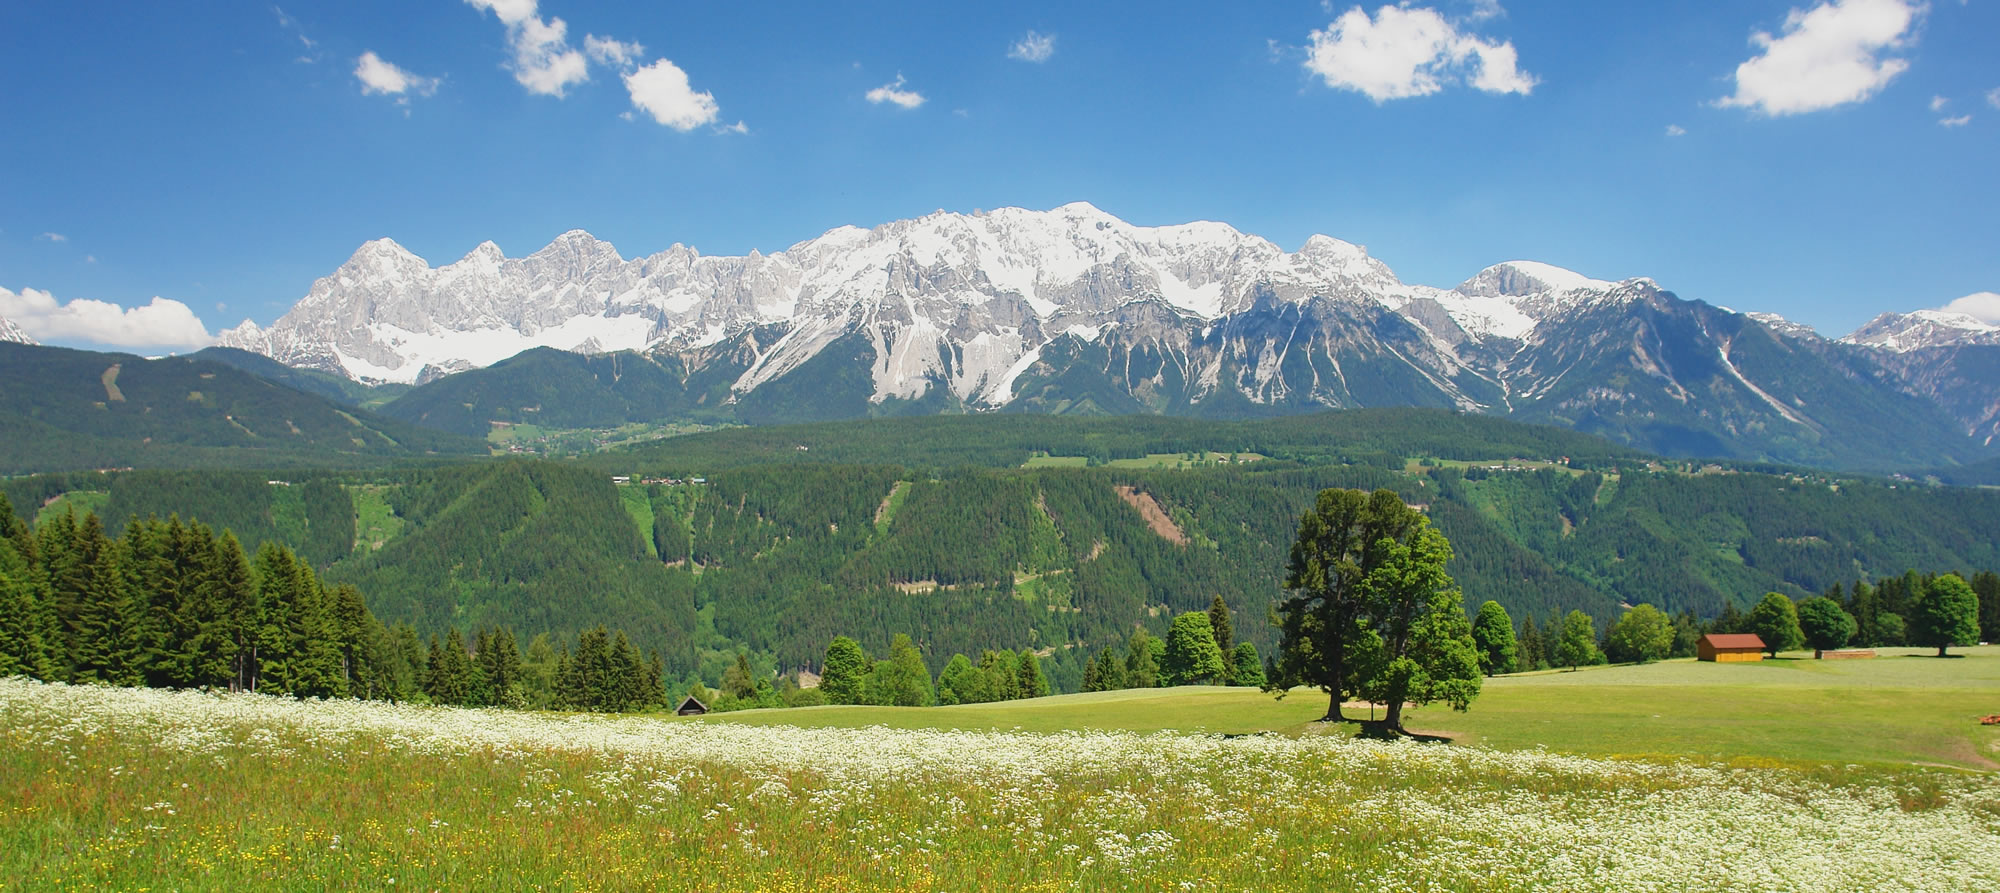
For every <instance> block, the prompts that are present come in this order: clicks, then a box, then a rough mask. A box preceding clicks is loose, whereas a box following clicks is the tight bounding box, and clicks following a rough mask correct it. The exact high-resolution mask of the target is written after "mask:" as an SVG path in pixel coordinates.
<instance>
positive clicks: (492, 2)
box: [465, 0, 590, 98]
mask: <svg viewBox="0 0 2000 893" xmlns="http://www.w3.org/2000/svg"><path fill="white" fill-rule="evenodd" d="M465 2H466V3H469V4H471V5H472V6H474V7H477V8H479V9H481V10H485V11H490V12H492V13H493V15H494V16H495V17H496V18H498V19H499V20H500V22H501V24H504V25H506V26H507V39H508V41H509V42H511V43H512V44H513V49H514V59H513V61H512V62H511V63H509V66H508V67H509V68H511V69H513V72H514V80H515V81H516V82H518V83H519V84H520V85H521V86H523V87H526V88H528V92H530V93H537V94H540V95H543V96H554V97H557V98H561V97H562V95H563V93H564V91H566V90H568V89H569V88H570V86H571V85H573V84H580V83H583V82H584V81H587V80H590V62H589V61H588V60H587V59H585V58H584V55H583V52H582V51H581V50H578V49H576V48H575V47H572V46H570V45H569V25H568V24H567V23H565V22H564V21H563V20H562V19H557V18H549V19H544V18H542V17H541V16H539V15H537V14H536V2H535V0H465ZM586 37H588V35H586Z"/></svg>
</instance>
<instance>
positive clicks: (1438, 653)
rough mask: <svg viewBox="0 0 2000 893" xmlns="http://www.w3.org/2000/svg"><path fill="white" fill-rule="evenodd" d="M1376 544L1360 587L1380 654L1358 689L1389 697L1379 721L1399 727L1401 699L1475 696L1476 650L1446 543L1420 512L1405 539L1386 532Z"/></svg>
mask: <svg viewBox="0 0 2000 893" xmlns="http://www.w3.org/2000/svg"><path fill="white" fill-rule="evenodd" d="M1376 551H1377V552H1379V556H1380V557H1379V560H1378V561H1377V562H1376V564H1375V567H1374V568H1372V569H1371V570H1370V571H1369V572H1368V574H1367V576H1365V577H1364V578H1362V581H1361V592H1362V597H1363V599H1364V604H1365V606H1366V612H1367V615H1368V617H1369V619H1370V621H1371V623H1372V625H1373V629H1374V632H1375V633H1376V634H1377V635H1378V636H1379V637H1380V641H1381V655H1380V658H1379V659H1378V660H1377V661H1376V662H1374V666H1373V670H1374V672H1373V673H1371V674H1370V676H1369V677H1368V679H1367V680H1366V681H1365V682H1364V683H1363V685H1362V692H1363V694H1365V695H1367V697H1368V699H1369V700H1371V701H1378V702H1381V703H1383V704H1386V705H1388V712H1387V713H1386V714H1384V716H1383V724H1384V725H1386V726H1388V727H1389V728H1391V729H1395V730H1397V731H1401V730H1402V728H1403V705H1404V704H1406V703H1407V704H1416V705H1418V706H1422V705H1424V704H1429V703H1432V702H1434V701H1443V702H1444V703H1447V704H1450V705H1451V707H1452V709H1454V710H1465V709H1467V708H1468V707H1470V706H1471V705H1472V699H1473V698H1475V697H1478V696H1479V680H1480V675H1479V653H1478V649H1477V648H1476V647H1475V646H1474V645H1473V641H1472V624H1471V622H1469V621H1468V620H1466V618H1465V605H1464V602H1465V596H1464V594H1463V593H1462V592H1460V591H1459V588H1458V584H1456V583H1454V582H1452V579H1451V575H1450V574H1447V573H1445V569H1444V566H1445V564H1446V563H1447V562H1449V561H1451V543H1450V542H1449V541H1447V540H1446V539H1445V537H1444V534H1442V533H1439V532H1438V531H1437V530H1436V529H1435V528H1433V527H1431V526H1430V519H1429V518H1424V517H1422V516H1418V518H1417V521H1416V523H1415V525H1414V526H1413V527H1412V528H1411V529H1410V531H1409V535H1408V537H1407V542H1398V541H1395V540H1392V539H1388V538H1384V540H1383V541H1382V542H1380V543H1378V544H1377V546H1376Z"/></svg>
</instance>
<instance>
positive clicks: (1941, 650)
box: [1937, 645, 1948, 657]
mask: <svg viewBox="0 0 2000 893" xmlns="http://www.w3.org/2000/svg"><path fill="white" fill-rule="evenodd" d="M1946 647H1948V646H1945V645H1939V646H1938V653H1937V656H1939V657H1943V656H1945V655H1944V650H1945V648H1946Z"/></svg>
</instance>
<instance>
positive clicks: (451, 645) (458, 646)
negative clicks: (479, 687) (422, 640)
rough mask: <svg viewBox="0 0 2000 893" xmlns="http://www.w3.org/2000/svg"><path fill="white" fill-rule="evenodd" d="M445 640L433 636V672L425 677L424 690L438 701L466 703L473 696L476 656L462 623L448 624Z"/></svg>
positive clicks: (431, 659) (431, 665) (431, 668)
mask: <svg viewBox="0 0 2000 893" xmlns="http://www.w3.org/2000/svg"><path fill="white" fill-rule="evenodd" d="M446 630H447V632H446V635H445V638H444V640H443V641H442V642H440V641H439V640H438V637H437V636H436V635H432V636H431V658H430V666H429V672H428V673H426V674H425V678H424V692H425V693H426V694H428V695H430V696H431V702H432V703H435V704H452V705H461V706H462V705H464V704H467V703H468V702H469V701H470V700H471V696H472V687H473V678H472V658H471V656H470V655H468V654H467V653H466V650H465V637H464V636H462V635H460V634H459V632H458V627H455V626H453V627H446Z"/></svg>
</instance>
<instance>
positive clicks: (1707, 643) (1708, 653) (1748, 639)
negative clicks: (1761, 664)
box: [1694, 633, 1764, 663]
mask: <svg viewBox="0 0 2000 893" xmlns="http://www.w3.org/2000/svg"><path fill="white" fill-rule="evenodd" d="M1694 650H1695V656H1696V657H1698V658H1700V659H1702V660H1706V661H1718V662H1722V663H1734V662H1738V661H1746V662H1747V661H1760V660H1763V659H1764V640H1763V639H1760V638H1758V637H1757V634H1756V633H1709V634H1708V635H1705V636H1702V637H1701V641H1699V642H1696V643H1695V644H1694Z"/></svg>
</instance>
